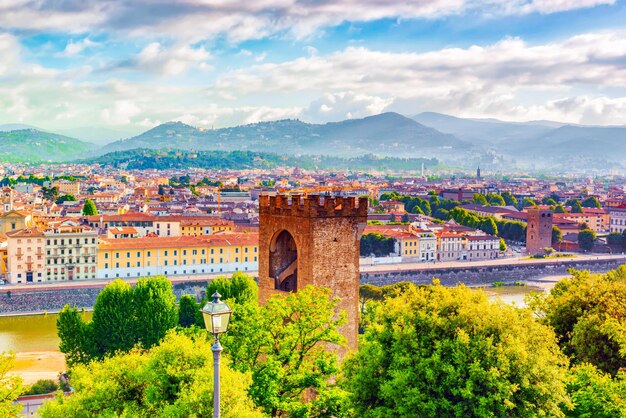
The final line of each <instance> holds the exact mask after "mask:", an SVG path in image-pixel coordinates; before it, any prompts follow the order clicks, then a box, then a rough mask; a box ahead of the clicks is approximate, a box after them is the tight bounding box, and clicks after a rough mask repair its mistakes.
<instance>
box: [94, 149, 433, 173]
mask: <svg viewBox="0 0 626 418" xmlns="http://www.w3.org/2000/svg"><path fill="white" fill-rule="evenodd" d="M82 162H87V163H97V164H102V165H106V166H112V167H116V168H124V169H131V170H145V169H155V168H156V169H168V168H177V169H184V168H189V167H196V168H206V169H218V170H220V169H231V170H242V169H251V168H259V169H269V168H275V167H299V168H304V169H316V168H319V169H329V170H333V169H337V170H378V171H404V172H406V171H413V172H416V171H419V170H420V169H421V167H422V164H424V167H425V168H427V169H430V168H434V167H435V166H437V165H438V164H439V161H437V160H436V159H434V158H433V159H428V158H391V157H377V156H375V155H371V154H368V155H361V156H358V157H351V158H341V157H334V156H325V155H299V156H295V155H291V156H285V155H279V154H275V153H269V152H256V151H180V150H155V149H133V150H126V151H116V152H111V153H108V154H105V155H102V156H99V157H96V158H91V159H88V160H83V161H82Z"/></svg>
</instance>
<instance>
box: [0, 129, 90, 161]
mask: <svg viewBox="0 0 626 418" xmlns="http://www.w3.org/2000/svg"><path fill="white" fill-rule="evenodd" d="M94 149H95V145H93V144H90V143H87V142H83V141H79V140H78V139H75V138H70V137H67V136H63V135H58V134H53V133H48V132H42V131H38V130H36V129H22V130H15V131H9V132H0V161H7V162H21V161H24V162H44V161H66V160H70V159H74V158H76V157H77V156H79V155H85V153H90V152H91V151H93V150H94Z"/></svg>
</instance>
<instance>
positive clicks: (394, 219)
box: [389, 213, 396, 222]
mask: <svg viewBox="0 0 626 418" xmlns="http://www.w3.org/2000/svg"><path fill="white" fill-rule="evenodd" d="M389 222H396V215H394V214H393V213H392V214H390V215H389Z"/></svg>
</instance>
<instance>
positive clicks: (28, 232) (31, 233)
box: [7, 228, 44, 238]
mask: <svg viewBox="0 0 626 418" xmlns="http://www.w3.org/2000/svg"><path fill="white" fill-rule="evenodd" d="M43 236H44V235H43V231H42V230H41V229H39V228H24V229H18V230H15V231H9V232H7V237H9V238H30V237H43Z"/></svg>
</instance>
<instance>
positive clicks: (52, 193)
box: [41, 186, 59, 201]
mask: <svg viewBox="0 0 626 418" xmlns="http://www.w3.org/2000/svg"><path fill="white" fill-rule="evenodd" d="M41 195H42V196H43V198H44V199H46V200H50V201H54V200H56V198H57V197H58V196H59V188H58V187H56V186H55V187H45V186H44V187H42V188H41Z"/></svg>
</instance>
